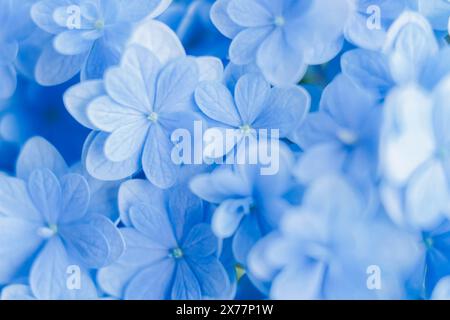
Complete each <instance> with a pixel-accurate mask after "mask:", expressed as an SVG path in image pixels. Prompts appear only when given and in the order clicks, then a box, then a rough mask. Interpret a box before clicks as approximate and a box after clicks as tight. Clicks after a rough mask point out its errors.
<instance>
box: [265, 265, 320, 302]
mask: <svg viewBox="0 0 450 320" xmlns="http://www.w3.org/2000/svg"><path fill="white" fill-rule="evenodd" d="M325 270H326V265H325V264H323V263H320V262H315V261H307V260H306V261H300V262H299V264H298V265H293V266H288V267H286V268H285V269H284V270H283V271H282V272H281V273H280V274H279V275H278V276H277V277H276V279H275V280H274V282H273V285H272V289H271V293H270V296H271V298H273V299H283V300H294V299H295V300H316V299H320V298H321V297H322V295H321V293H322V292H321V289H322V283H323V281H324V274H325Z"/></svg>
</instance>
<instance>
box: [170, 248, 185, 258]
mask: <svg viewBox="0 0 450 320" xmlns="http://www.w3.org/2000/svg"><path fill="white" fill-rule="evenodd" d="M183 255H184V254H183V250H181V249H180V248H175V249H173V250H172V251H171V252H170V256H171V257H172V258H174V259H181V258H183Z"/></svg>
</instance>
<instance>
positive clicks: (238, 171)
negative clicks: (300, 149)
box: [190, 145, 293, 265]
mask: <svg viewBox="0 0 450 320" xmlns="http://www.w3.org/2000/svg"><path fill="white" fill-rule="evenodd" d="M272 152H273V154H274V153H277V152H278V153H279V154H280V165H279V171H278V173H277V174H275V175H262V174H261V171H260V169H261V165H238V166H235V167H229V166H222V167H219V168H217V169H216V170H215V171H213V172H212V173H210V174H203V175H198V176H196V177H195V178H193V180H192V181H191V183H190V187H191V190H192V191H193V192H194V194H196V195H197V196H199V197H200V198H202V199H203V200H205V201H207V202H209V203H212V204H215V205H217V209H216V210H215V211H214V215H213V217H212V222H211V224H212V229H213V231H214V233H215V235H216V236H218V237H219V238H221V239H226V238H230V237H233V244H232V249H233V254H234V257H235V258H236V261H237V262H238V263H240V264H242V265H246V263H247V255H248V253H249V251H250V250H251V248H252V247H253V245H254V244H255V243H256V242H257V241H258V239H260V238H261V237H263V236H264V235H266V234H267V233H268V232H270V231H272V230H273V229H274V228H276V226H277V224H278V221H279V217H280V216H281V215H282V214H283V213H284V211H285V210H286V208H287V207H288V206H289V203H288V201H287V199H286V198H284V196H285V194H286V193H287V192H288V191H289V189H290V187H291V184H292V183H293V182H292V181H291V175H290V169H291V166H292V162H293V160H292V155H291V153H290V151H289V150H286V149H285V148H284V147H283V145H281V146H280V149H279V150H272Z"/></svg>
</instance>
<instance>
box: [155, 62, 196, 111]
mask: <svg viewBox="0 0 450 320" xmlns="http://www.w3.org/2000/svg"><path fill="white" fill-rule="evenodd" d="M199 79H200V75H199V68H198V67H197V63H196V62H195V60H194V59H193V58H189V57H188V58H179V59H175V60H174V61H172V62H170V63H168V64H167V65H166V66H165V67H164V68H163V69H162V70H161V73H160V75H159V77H158V83H157V86H156V97H155V105H154V110H155V111H156V112H169V111H170V110H177V106H178V105H180V104H183V105H184V104H185V103H186V101H189V100H190V99H192V98H193V96H194V91H195V88H196V87H197V85H198V82H199Z"/></svg>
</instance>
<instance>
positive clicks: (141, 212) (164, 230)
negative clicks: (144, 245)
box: [129, 203, 177, 249]
mask: <svg viewBox="0 0 450 320" xmlns="http://www.w3.org/2000/svg"><path fill="white" fill-rule="evenodd" d="M129 216H130V219H131V223H132V224H133V227H135V228H136V230H137V231H139V232H140V233H142V234H143V235H145V236H146V237H147V238H149V239H151V240H152V241H154V242H156V243H159V244H161V246H163V247H166V248H168V249H170V248H176V247H177V241H176V239H175V237H174V230H173V229H172V226H171V223H170V221H169V218H168V215H167V212H165V211H164V209H163V208H157V207H155V206H153V205H152V204H150V203H149V204H144V203H137V204H135V205H134V206H132V207H131V208H130V210H129Z"/></svg>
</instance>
